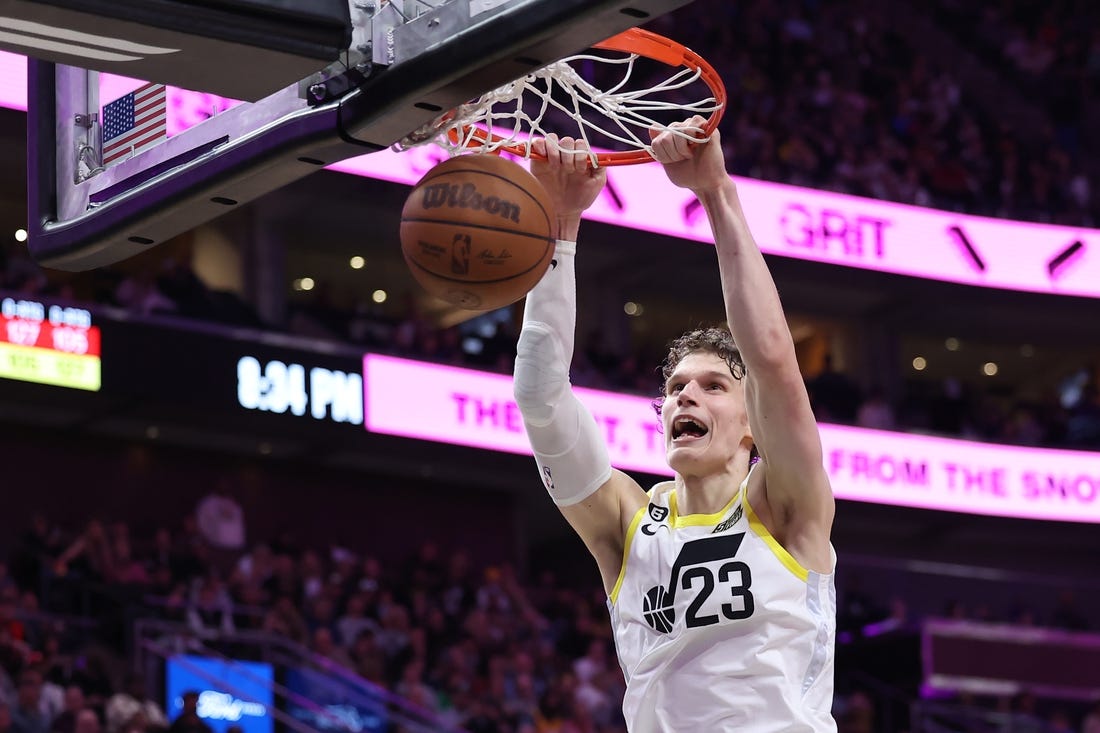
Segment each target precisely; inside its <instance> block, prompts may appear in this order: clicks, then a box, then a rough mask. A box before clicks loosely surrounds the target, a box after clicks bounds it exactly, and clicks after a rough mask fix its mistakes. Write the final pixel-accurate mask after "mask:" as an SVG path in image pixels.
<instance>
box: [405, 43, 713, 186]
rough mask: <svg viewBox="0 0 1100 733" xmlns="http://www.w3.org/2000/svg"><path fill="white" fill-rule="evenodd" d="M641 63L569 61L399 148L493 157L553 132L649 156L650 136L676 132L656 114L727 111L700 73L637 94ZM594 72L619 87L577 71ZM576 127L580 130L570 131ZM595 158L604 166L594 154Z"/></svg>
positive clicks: (675, 75) (674, 73)
mask: <svg viewBox="0 0 1100 733" xmlns="http://www.w3.org/2000/svg"><path fill="white" fill-rule="evenodd" d="M639 58H640V56H639V54H636V53H629V54H625V55H624V56H619V57H616V56H605V55H600V54H592V53H587V54H578V55H576V56H571V57H569V58H566V59H562V60H561V61H558V62H556V63H553V64H550V65H549V66H546V67H544V68H542V69H539V70H538V71H535V72H532V73H530V74H528V75H526V76H524V77H522V78H520V79H517V80H515V81H513V82H511V83H509V84H505V85H504V86H501V87H499V88H497V89H494V90H493V91H491V92H488V93H487V94H484V95H482V96H481V97H480V98H479V99H476V100H474V101H472V102H469V103H467V104H464V105H461V106H459V107H456V108H455V109H453V110H451V111H450V112H447V113H445V114H443V115H441V116H440V117H438V118H437V119H436V120H434V121H433V122H432V123H430V124H428V125H425V126H424V127H422V128H420V129H418V130H416V131H415V132H413V133H412V134H410V135H409V136H407V137H406V138H404V139H403V140H401V142H399V143H398V144H397V145H396V146H395V147H396V148H397V149H398V150H404V149H407V148H410V147H415V146H418V145H426V144H428V143H435V144H437V145H439V146H441V147H443V148H446V149H447V150H448V151H449V152H450V153H451V155H457V154H458V153H459V152H461V151H463V150H465V149H468V148H469V147H475V148H477V147H480V148H481V149H482V150H483V152H493V151H496V150H499V149H501V148H505V147H508V146H510V145H513V144H514V143H516V142H517V141H519V140H521V139H522V137H523V136H524V135H528V136H539V137H545V136H546V135H548V134H549V133H551V132H553V133H556V134H558V135H569V136H572V137H576V138H578V139H583V140H584V141H585V142H586V143H588V146H589V149H590V150H591V149H593V148H595V147H598V144H604V145H607V144H608V142H610V143H611V144H612V145H614V146H615V148H616V149H620V150H622V149H625V150H635V151H636V150H644V151H646V152H647V153H648V152H651V148H650V145H649V141H650V137H649V130H650V129H652V128H657V129H658V130H668V129H670V128H669V127H668V125H667V124H665V123H663V122H661V121H659V120H658V119H655V117H654V115H655V114H657V113H675V115H676V117H677V118H678V119H683V118H685V117H689V116H691V115H694V114H699V115H704V116H706V115H711V114H713V113H715V112H717V111H718V110H719V109H721V106H722V105H721V102H719V100H718V99H717V98H715V97H714V96H713V94H709V92H710V89H709V87H707V86H706V85H705V84H702V83H697V82H699V81H700V77H701V76H702V72H701V71H700V70H699V69H692V68H688V67H678V68H671V67H665V68H666V69H669V73H668V75H667V76H664V77H658V79H657V81H656V83H650V84H648V85H646V86H643V87H640V88H637V89H632V88H631V82H633V81H636V80H634V79H633V76H634V75H635V72H636V66H637V62H638V59H639ZM593 64H608V65H611V66H609V67H608V68H609V69H610V70H611V71H613V72H614V74H613V76H614V77H615V79H614V80H613V83H611V84H610V85H606V86H607V89H606V91H605V90H603V89H600V88H599V87H597V86H595V85H594V84H592V83H591V82H589V81H587V80H586V79H585V78H584V77H582V76H581V74H580V72H579V71H578V70H577V68H576V67H578V66H583V67H591V65H593ZM699 88H702V89H703V90H705V91H706V92H707V93H708V94H709V95H708V96H704V97H702V98H701V99H695V100H694V101H693V99H692V96H693V95H692V94H691V92H697V91H698V90H699ZM694 96H695V97H698V96H699V95H698V94H694ZM574 126H575V128H576V129H575V130H572V129H568V128H571V127H574ZM548 128H552V129H548ZM672 129H673V132H674V133H675V134H678V135H682V136H684V137H688V138H690V139H692V140H695V141H701V140H704V139H705V138H703V137H701V136H700V133H701V132H702V130H697V129H692V128H672ZM487 133H491V134H487ZM593 138H595V140H594V139H593ZM522 149H523V150H522V154H523V155H524V156H525V157H530V155H531V152H530V147H529V146H526V145H524V146H522ZM513 152H515V151H514V150H513ZM591 158H592V164H593V165H597V160H596V154H595V153H594V152H593V153H592V154H591Z"/></svg>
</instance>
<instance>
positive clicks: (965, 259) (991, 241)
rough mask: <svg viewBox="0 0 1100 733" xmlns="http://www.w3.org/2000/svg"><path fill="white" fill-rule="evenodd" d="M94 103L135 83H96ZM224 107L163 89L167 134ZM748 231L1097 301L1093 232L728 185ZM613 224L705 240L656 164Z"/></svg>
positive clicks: (375, 169) (399, 174)
mask: <svg viewBox="0 0 1100 733" xmlns="http://www.w3.org/2000/svg"><path fill="white" fill-rule="evenodd" d="M103 77H104V81H103V82H102V84H103V88H104V92H103V101H110V99H111V98H113V97H112V96H111V95H114V96H117V95H120V94H123V93H125V92H127V91H129V90H130V89H131V88H133V86H136V82H134V81H133V80H125V79H121V78H118V77H116V78H114V79H111V78H108V77H109V75H103ZM25 84H26V63H25V59H24V58H23V57H21V56H17V55H15V54H10V53H2V52H0V105H3V106H8V107H12V108H14V109H26V106H27V102H26V90H25ZM232 104H234V102H232V101H231V100H226V99H223V98H221V97H216V96H214V95H209V94H198V93H195V92H185V91H182V90H176V89H172V88H170V92H169V110H168V134H169V135H173V134H176V133H178V132H179V131H180V130H183V129H186V128H188V127H190V126H192V125H194V124H197V123H198V122H201V121H202V120H203V119H205V118H206V117H208V116H209V115H210V114H213V113H215V112H217V111H221V110H224V109H226V108H228V106H231V105H232ZM443 156H444V153H443V152H442V151H441V150H440V149H438V148H436V147H434V146H427V147H422V148H417V149H414V150H411V151H407V152H404V153H396V152H393V151H382V152H378V153H372V154H369V155H363V156H360V157H357V158H351V159H349V160H345V161H343V162H340V163H337V164H334V165H332V166H329V167H330V169H332V170H338V171H343V172H346V173H353V174H355V175H361V176H368V177H372V178H378V179H382V180H388V181H394V182H396V183H401V184H412V183H415V182H416V181H417V180H418V179H419V178H420V177H421V176H422V175H423V174H424V173H425V172H426V171H427V170H428V169H430V168H431V167H432V166H433V165H434V164H435V163H437V162H439V161H440V160H442V159H443ZM736 180H737V184H738V187H739V189H740V192H741V198H742V200H743V202H744V205H745V211H746V214H747V215H748V218H749V224H750V226H751V227H752V230H753V233H754V234H755V236H756V239H757V241H758V242H759V244H760V247H761V249H763V250H764V252H766V253H768V254H773V255H781V256H784V257H794V258H798V259H804V260H813V261H817V262H826V263H830V264H836V265H845V266H848V267H857V268H862V269H867V270H875V271H879V272H889V273H895V274H899V275H906V276H911V277H920V278H927V279H932V280H943V281H947V282H955V283H963V284H967V285H973V286H978V287H990V288H1001V289H1007V290H1022V291H1029V292H1037V293H1050V294H1056V295H1074V296H1080V297H1088V298H1100V231H1098V230H1095V229H1078V228H1073V227H1063V226H1053V225H1045V224H1030V223H1023V222H1014V221H1008V220H1003V219H990V218H984V217H977V216H964V215H960V214H953V213H949V212H944V211H936V210H932V209H923V208H919V207H915V206H905V205H901V204H893V203H886V202H882V201H875V200H871V199H864V198H859V197H856V196H846V195H841V194H834V193H826V192H823V191H814V190H811V189H805V188H798V187H795V186H786V185H781V184H777V183H767V182H763V181H754V180H749V179H740V178H738V179H736ZM588 216H589V217H590V218H591V219H594V220H597V221H602V222H606V223H609V224H614V225H618V226H623V227H628V228H633V229H643V230H647V231H653V232H658V233H662V234H669V235H672V236H676V237H682V238H685V239H690V240H696V241H702V242H708V241H710V232H709V227H708V225H707V221H706V217H705V216H704V215H703V212H702V209H701V208H700V207H699V206H698V204H697V202H696V201H695V199H694V197H693V196H692V195H691V194H690V193H688V192H686V191H684V190H682V189H678V188H675V187H674V186H672V185H671V184H669V183H668V181H667V179H666V178H665V177H664V174H663V172H662V171H661V169H660V167H659V166H657V165H656V164H651V165H642V166H630V167H627V168H612V169H611V170H610V171H609V182H608V186H607V189H606V190H605V192H604V194H603V195H602V197H601V198H600V200H599V201H598V202H597V203H596V205H595V206H594V207H593V208H592V209H591V210H590V211H589V212H588Z"/></svg>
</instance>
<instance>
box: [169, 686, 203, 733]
mask: <svg viewBox="0 0 1100 733" xmlns="http://www.w3.org/2000/svg"><path fill="white" fill-rule="evenodd" d="M198 706H199V693H198V692H196V691H194V690H188V691H187V692H184V693H183V709H182V710H181V711H180V714H179V716H177V717H176V719H175V720H173V721H172V724H171V725H170V726H168V733H214V731H213V729H212V728H211V727H210V726H209V725H207V724H206V721H204V720H203V719H202V718H200V717H199V712H198Z"/></svg>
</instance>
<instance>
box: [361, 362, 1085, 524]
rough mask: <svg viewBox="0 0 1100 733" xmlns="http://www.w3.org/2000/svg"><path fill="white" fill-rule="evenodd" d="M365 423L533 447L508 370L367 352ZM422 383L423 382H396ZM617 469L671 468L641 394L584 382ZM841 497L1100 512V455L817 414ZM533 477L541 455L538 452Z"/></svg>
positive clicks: (455, 439)
mask: <svg viewBox="0 0 1100 733" xmlns="http://www.w3.org/2000/svg"><path fill="white" fill-rule="evenodd" d="M363 373H364V379H363V383H364V395H365V405H366V407H365V425H366V427H367V429H368V430H370V431H372V432H376V433H384V434H387V435H398V436H403V437H407V438H417V439H420V440H430V441H436V442H441V443H451V444H455V445H465V446H471V447H474V448H484V449H488V450H495V451H503V452H506V453H517V454H525V455H530V448H529V447H528V444H527V436H526V434H525V433H524V429H523V419H522V417H521V416H520V414H519V408H517V407H516V404H515V401H514V400H513V399H512V380H511V378H509V377H507V376H504V375H498V374H488V373H485V372H477V371H471V370H468V369H458V368H454V367H445V366H439V365H435V364H426V363H423V362H416V361H409V360H406V359H397V358H393V357H388V356H379V355H376V354H368V355H367V356H366V357H365V358H364V367H363ZM398 384H415V385H416V389H394V385H398ZM576 392H577V395H578V396H579V398H580V399H581V401H582V402H584V403H585V405H586V406H587V407H588V408H589V410H590V411H591V412H592V414H593V417H595V419H596V421H597V422H598V423H599V426H600V430H601V432H602V433H603V436H604V438H605V439H606V441H607V443H608V447H609V453H610V455H611V462H612V464H614V465H615V466H617V467H618V468H622V469H625V470H632V471H642V472H645V473H650V474H655V475H664V476H669V475H671V471H670V470H669V468H668V464H666V463H665V445H664V435H662V434H661V433H660V431H659V430H658V421H657V417H656V414H655V413H654V411H653V406H652V402H651V401H650V400H649V399H647V398H645V397H633V396H628V395H621V394H613V393H610V392H600V391H596V390H589V389H577V390H576ZM820 429H821V440H822V444H823V447H824V461H825V468H826V469H827V470H828V472H829V476H830V479H831V481H832V485H833V492H834V493H835V494H836V497H837V498H838V499H850V500H852V501H864V502H871V503H876V504H889V505H893V506H908V507H917V508H921V509H934V510H942V511H953V512H965V513H969V514H984V515H992V516H1004V517H1020V518H1024V519H1046V520H1055V521H1066V522H1091V523H1100V454H1097V453H1087V452H1084V451H1068V450H1048V449H1038V448H1023V447H1020V446H1006V445H992V444H988V443H975V442H971V441H965V440H955V439H949V438H934V437H928V436H921V435H910V434H907V433H893V432H884V431H878V430H866V429H863V428H852V427H844V426H840V425H826V424H822V425H820ZM531 470H532V479H533V480H537V477H535V475H534V464H533V463H532V469H531Z"/></svg>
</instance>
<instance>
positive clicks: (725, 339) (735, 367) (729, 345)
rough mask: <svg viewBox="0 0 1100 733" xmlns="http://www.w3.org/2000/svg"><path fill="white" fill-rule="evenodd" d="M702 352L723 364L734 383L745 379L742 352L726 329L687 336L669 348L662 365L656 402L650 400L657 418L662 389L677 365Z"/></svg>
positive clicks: (706, 330) (693, 331)
mask: <svg viewBox="0 0 1100 733" xmlns="http://www.w3.org/2000/svg"><path fill="white" fill-rule="evenodd" d="M697 352H702V353H704V354H714V355H716V356H718V357H720V358H721V359H722V361H724V362H726V366H728V367H729V369H730V374H732V375H733V378H734V379H737V380H741V379H744V378H745V360H744V359H742V358H741V351H740V350H739V349H738V348H737V344H735V343H734V342H733V335H732V334H731V333H730V332H729V329H726V328H714V327H709V328H696V329H694V330H692V331H688V332H686V333H685V334H684V335H682V336H680V337H679V338H678V339H676V340H674V341H672V342H671V343H670V344H669V345H668V354H667V355H666V356H665V360H664V362H663V363H662V364H661V368H660V371H661V384H660V390H659V392H658V393H657V399H655V400H653V409H654V410H655V411H656V412H657V417H660V416H661V405H662V404H663V403H664V399H665V388H666V387H667V386H668V379H669V377H671V376H672V373H673V372H674V371H676V365H677V364H679V363H680V362H681V361H683V359H684V357H685V356H687V355H688V354H694V353H697Z"/></svg>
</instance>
